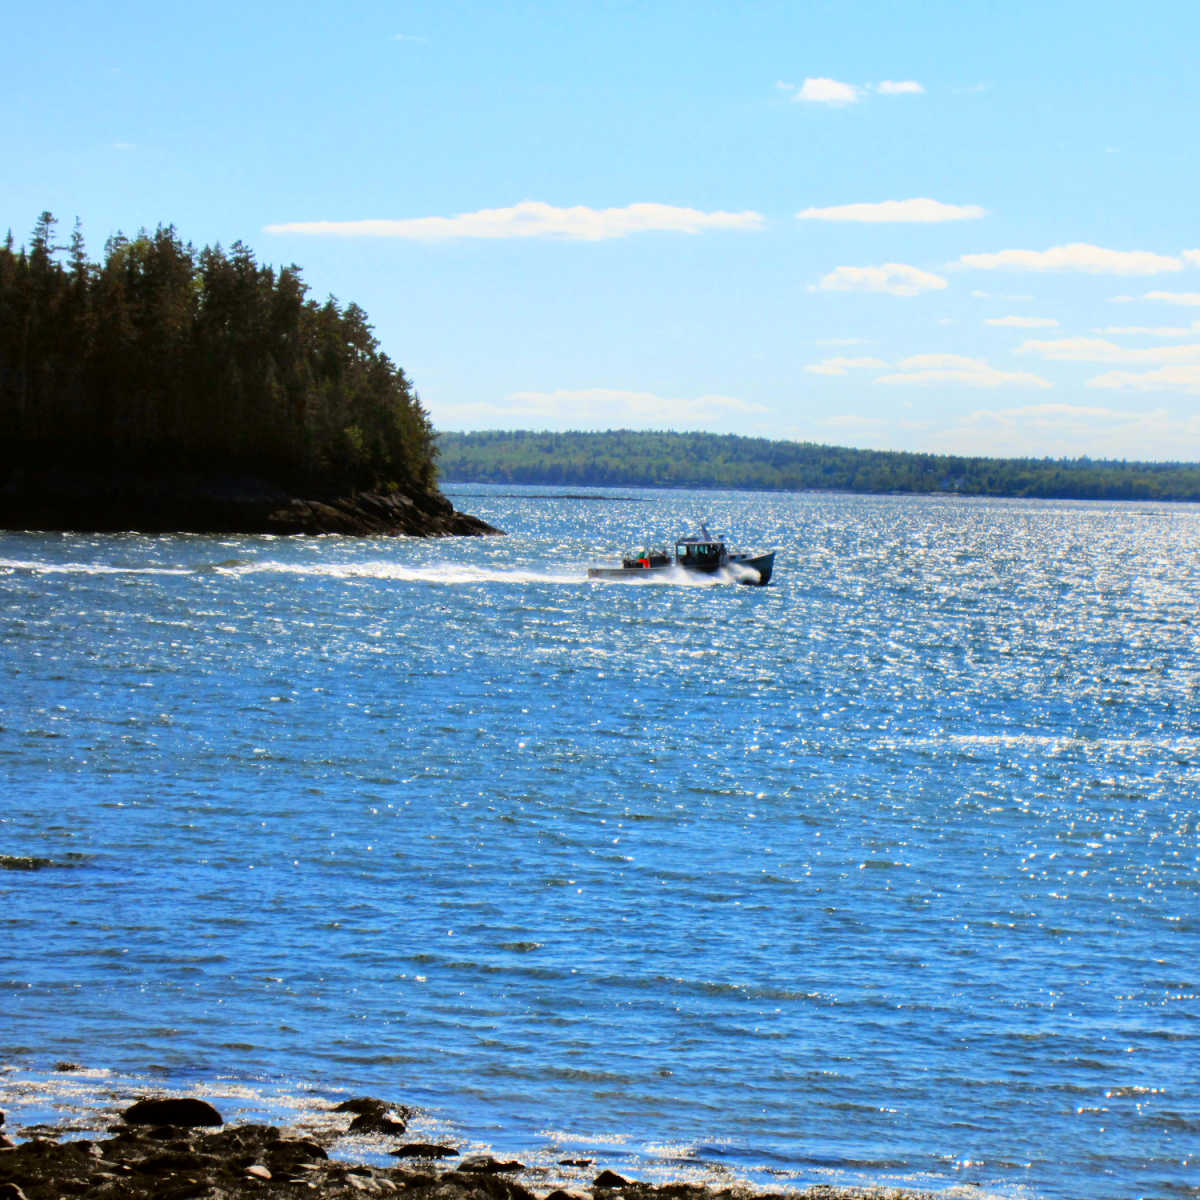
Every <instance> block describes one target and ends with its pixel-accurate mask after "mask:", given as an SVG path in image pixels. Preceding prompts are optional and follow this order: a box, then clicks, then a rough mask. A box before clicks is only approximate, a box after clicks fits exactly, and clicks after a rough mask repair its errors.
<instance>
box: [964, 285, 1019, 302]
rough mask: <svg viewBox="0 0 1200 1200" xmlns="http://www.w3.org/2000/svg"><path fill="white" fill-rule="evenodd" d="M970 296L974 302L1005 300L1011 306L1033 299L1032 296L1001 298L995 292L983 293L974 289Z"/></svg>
mask: <svg viewBox="0 0 1200 1200" xmlns="http://www.w3.org/2000/svg"><path fill="white" fill-rule="evenodd" d="M971 295H972V297H973V298H974V299H976V300H1007V301H1008V302H1009V303H1011V304H1024V303H1026V302H1028V301H1030V300H1032V299H1033V297H1032V296H1002V295H999V294H998V293H996V292H984V291H980V290H979V288H975V290H974V291H972V292H971Z"/></svg>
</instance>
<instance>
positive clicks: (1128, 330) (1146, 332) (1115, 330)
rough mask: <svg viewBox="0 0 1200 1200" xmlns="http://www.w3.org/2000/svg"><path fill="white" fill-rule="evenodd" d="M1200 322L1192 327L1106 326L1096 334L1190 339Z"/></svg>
mask: <svg viewBox="0 0 1200 1200" xmlns="http://www.w3.org/2000/svg"><path fill="white" fill-rule="evenodd" d="M1197 326H1200V322H1194V323H1193V324H1192V325H1190V326H1189V325H1107V326H1105V327H1104V328H1103V329H1097V330H1095V332H1096V333H1101V334H1108V335H1109V336H1110V337H1165V338H1174V337H1191V336H1192V334H1194V333H1195V332H1196V328H1197Z"/></svg>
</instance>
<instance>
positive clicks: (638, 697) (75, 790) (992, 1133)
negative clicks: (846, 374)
mask: <svg viewBox="0 0 1200 1200" xmlns="http://www.w3.org/2000/svg"><path fill="white" fill-rule="evenodd" d="M447 490H448V492H449V493H450V494H451V495H452V497H453V498H454V499H455V501H456V503H457V504H458V506H459V507H461V508H463V509H465V510H466V511H469V512H473V513H476V514H477V515H479V516H482V517H484V518H485V519H487V520H489V521H491V522H493V523H494V524H497V525H499V526H500V527H502V528H504V529H506V530H507V531H508V536H507V537H505V538H489V539H450V540H438V541H418V540H411V539H380V540H355V539H349V538H339V537H321V538H313V539H287V538H270V537H238V538H208V537H199V536H178V537H143V536H139V535H133V534H130V535H124V536H85V535H41V534H0V788H2V790H3V797H2V800H0V867H3V868H5V869H3V870H0V937H2V939H3V946H4V951H3V957H2V959H0V1060H2V1061H3V1062H4V1063H6V1064H7V1066H8V1072H7V1075H5V1076H0V1107H3V1108H5V1109H6V1110H8V1111H9V1112H10V1121H9V1128H10V1129H12V1128H13V1125H14V1121H13V1119H12V1117H13V1116H14V1114H16V1115H18V1116H19V1109H20V1103H21V1094H22V1093H21V1089H20V1087H18V1086H17V1084H18V1083H20V1084H21V1085H22V1086H24V1087H25V1088H27V1089H28V1088H30V1087H32V1086H33V1081H37V1080H41V1081H42V1083H43V1084H46V1085H47V1086H49V1083H48V1081H49V1080H51V1078H52V1076H53V1064H54V1063H55V1062H56V1061H57V1060H60V1059H68V1060H71V1061H73V1062H76V1063H79V1064H81V1065H82V1066H84V1067H86V1068H89V1069H93V1070H94V1069H100V1068H103V1069H105V1070H107V1071H111V1072H116V1073H120V1075H121V1077H122V1079H124V1080H126V1081H130V1080H131V1081H134V1084H136V1082H137V1081H152V1082H153V1083H154V1085H155V1086H159V1087H168V1088H181V1089H185V1088H190V1089H191V1090H193V1091H195V1090H197V1089H204V1088H208V1089H209V1090H210V1091H212V1090H213V1089H216V1090H218V1091H219V1090H220V1088H221V1087H224V1088H225V1089H226V1091H237V1090H238V1089H239V1088H241V1089H243V1090H245V1089H246V1088H250V1089H251V1090H252V1091H253V1093H254V1096H255V1100H254V1104H257V1105H259V1106H260V1107H261V1106H265V1107H266V1108H267V1109H270V1108H271V1106H272V1104H274V1105H275V1107H276V1109H278V1110H282V1109H283V1108H285V1107H286V1102H285V1098H286V1097H287V1096H289V1095H293V1094H294V1093H295V1092H296V1090H297V1089H312V1090H314V1091H315V1092H317V1093H322V1092H323V1093H324V1094H328V1095H335V1094H338V1095H340V1094H345V1093H346V1092H356V1093H362V1092H369V1093H373V1094H379V1095H384V1096H387V1097H389V1098H392V1099H395V1100H398V1101H403V1102H408V1103H416V1104H418V1105H420V1106H422V1107H423V1109H424V1111H425V1113H426V1115H427V1119H428V1120H430V1121H442V1122H445V1123H448V1126H449V1127H452V1128H453V1129H454V1130H456V1131H457V1132H458V1134H459V1135H460V1140H461V1139H462V1138H465V1139H467V1140H471V1141H473V1143H474V1144H479V1145H486V1146H490V1147H492V1148H493V1149H495V1150H497V1151H499V1152H502V1153H505V1154H524V1155H527V1156H530V1157H531V1159H537V1157H538V1156H539V1155H540V1156H542V1158H545V1159H547V1160H548V1159H551V1158H556V1157H561V1156H564V1155H570V1154H591V1155H593V1156H596V1157H597V1160H598V1161H599V1162H602V1163H603V1165H613V1164H616V1165H619V1166H623V1167H624V1168H625V1169H626V1170H628V1171H630V1172H632V1173H639V1172H640V1173H641V1175H642V1176H643V1177H646V1178H650V1177H658V1178H674V1177H689V1178H709V1179H713V1180H718V1181H728V1180H729V1179H731V1178H734V1179H746V1180H749V1181H751V1182H754V1183H757V1184H761V1185H764V1186H770V1187H780V1186H784V1185H793V1184H796V1185H803V1184H809V1183H816V1182H821V1183H861V1182H867V1181H881V1182H887V1183H889V1184H899V1185H908V1186H924V1187H932V1188H936V1189H953V1188H957V1187H961V1186H963V1185H967V1184H973V1185H978V1186H979V1187H982V1188H984V1189H988V1190H990V1191H991V1192H993V1193H1000V1194H1002V1195H1006V1196H1022V1197H1047V1198H1053V1200H1059V1198H1061V1200H1067V1198H1068V1197H1070V1198H1071V1200H1079V1198H1084V1200H1091V1198H1095V1200H1101V1198H1110V1197H1111V1198H1118V1197H1120V1198H1127V1197H1133V1196H1162V1197H1185V1196H1194V1195H1195V1194H1196V1188H1197V1187H1198V1186H1200V726H1198V724H1197V716H1198V714H1197V688H1198V686H1200V562H1198V556H1200V507H1197V506H1192V505H1177V506H1159V505H1149V504H1137V505H1127V506H1123V505H1100V504H1096V505H1090V504H1077V503H1046V502H1028V501H980V500H967V499H954V498H945V497H936V498H911V497H871V498H867V497H853V496H833V495H810V494H803V495H747V494H733V493H699V492H652V491H644V492H643V491H621V492H605V491H589V490H574V491H572V492H571V493H570V494H565V493H564V492H563V491H562V490H561V489H560V490H558V491H554V490H552V489H530V488H520V489H516V488H503V487H492V488H484V487H468V486H465V485H464V486H461V487H459V488H448V489H447ZM701 519H706V520H708V522H709V526H710V528H711V529H713V530H717V531H720V532H721V533H726V534H729V535H731V536H732V537H733V538H734V539H735V540H736V541H737V542H738V543H739V544H741V545H743V546H744V547H745V548H746V549H755V550H758V549H771V548H774V549H776V550H777V551H778V555H777V558H776V565H775V576H774V579H773V580H772V583H771V585H770V586H769V587H767V588H748V587H738V586H735V585H727V584H723V583H722V582H721V581H719V580H711V579H699V580H696V579H692V580H685V581H682V582H678V581H676V582H671V583H660V582H653V583H651V582H646V583H632V584H631V583H612V582H597V581H588V580H587V578H586V569H587V567H588V565H591V564H603V563H615V562H617V561H619V558H620V555H621V553H622V552H623V551H625V550H627V549H629V548H630V547H632V546H635V545H640V544H643V543H644V542H646V541H653V542H656V543H658V542H670V541H671V540H673V538H674V537H675V536H676V535H677V534H683V533H689V532H694V531H695V529H696V527H697V525H698V522H699V521H700V520H701ZM6 1082H7V1087H8V1090H7V1097H6V1092H5V1087H6ZM76 1082H78V1081H76ZM134 1084H128V1083H127V1085H126V1086H134ZM51 1102H52V1101H51ZM14 1104H15V1106H16V1107H14ZM964 1194H966V1193H964ZM971 1194H973V1195H979V1194H980V1192H979V1191H978V1190H977V1189H975V1188H972V1190H971Z"/></svg>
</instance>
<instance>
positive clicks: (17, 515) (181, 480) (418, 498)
mask: <svg viewBox="0 0 1200 1200" xmlns="http://www.w3.org/2000/svg"><path fill="white" fill-rule="evenodd" d="M0 529H9V530H47V531H51V530H53V531H64V532H65V531H70V532H78V533H120V532H134V531H136V532H139V533H224V534H238V533H244V534H254V533H274V534H318V533H341V534H349V535H353V536H367V537H383V536H392V535H405V536H409V537H464V536H465V537H477V536H480V535H483V534H498V533H501V532H502V531H501V530H499V529H496V528H494V527H493V526H491V525H489V524H487V522H486V521H481V520H479V518H478V517H472V516H469V515H468V514H467V513H460V512H458V511H457V510H456V509H455V508H454V506H453V505H452V504H451V503H450V501H449V500H447V499H446V497H445V496H443V495H442V494H441V493H440V492H438V491H436V490H427V491H413V492H407V493H406V492H401V491H391V492H353V493H350V494H347V495H337V494H322V495H315V496H314V495H299V496H298V495H294V494H291V493H289V492H288V491H286V490H284V489H282V488H280V487H278V486H276V485H273V484H270V483H267V482H265V481H263V480H261V479H257V478H252V477H245V476H240V477H213V476H201V475H192V474H186V473H171V474H161V475H149V474H137V475H133V474H127V473H114V474H102V473H94V472H93V473H79V472H72V471H38V472H28V471H25V470H22V469H20V468H17V469H15V470H13V471H11V472H9V474H8V477H7V478H6V479H4V480H3V481H0Z"/></svg>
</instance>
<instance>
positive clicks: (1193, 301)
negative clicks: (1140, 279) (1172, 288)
mask: <svg viewBox="0 0 1200 1200" xmlns="http://www.w3.org/2000/svg"><path fill="white" fill-rule="evenodd" d="M1131 299H1132V297H1131ZM1142 299H1143V300H1159V301H1161V302H1162V303H1163V304H1178V305H1181V306H1183V307H1184V308H1200V292H1147V293H1146V294H1145V295H1144V296H1143V297H1142Z"/></svg>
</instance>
